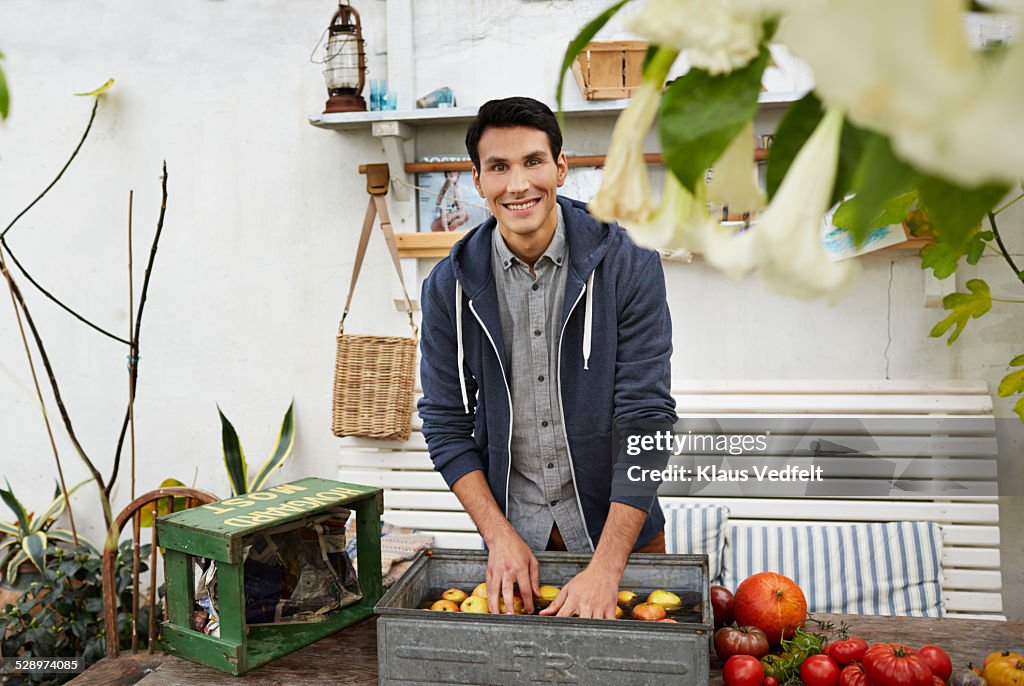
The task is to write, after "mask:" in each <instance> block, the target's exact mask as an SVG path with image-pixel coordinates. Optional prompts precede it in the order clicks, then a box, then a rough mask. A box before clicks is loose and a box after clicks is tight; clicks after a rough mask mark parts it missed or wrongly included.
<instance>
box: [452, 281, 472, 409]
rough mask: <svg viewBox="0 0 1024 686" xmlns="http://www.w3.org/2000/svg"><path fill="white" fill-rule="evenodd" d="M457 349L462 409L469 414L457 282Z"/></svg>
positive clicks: (459, 293) (460, 298) (459, 289)
mask: <svg viewBox="0 0 1024 686" xmlns="http://www.w3.org/2000/svg"><path fill="white" fill-rule="evenodd" d="M455 339H456V343H455V347H456V350H457V351H458V365H459V390H460V391H462V407H463V408H464V409H465V410H466V414H469V394H468V393H467V392H466V372H465V370H464V369H463V368H462V365H463V359H464V357H465V351H464V350H463V349H462V284H460V283H459V282H458V280H456V281H455Z"/></svg>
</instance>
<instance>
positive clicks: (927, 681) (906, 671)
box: [862, 643, 1024, 686]
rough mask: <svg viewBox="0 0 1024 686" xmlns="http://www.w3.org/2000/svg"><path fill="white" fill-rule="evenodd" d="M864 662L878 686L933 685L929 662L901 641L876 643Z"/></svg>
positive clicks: (865, 669)
mask: <svg viewBox="0 0 1024 686" xmlns="http://www.w3.org/2000/svg"><path fill="white" fill-rule="evenodd" d="M862 663H863V665H864V671H865V672H867V675H868V678H869V679H871V681H872V682H874V683H875V684H876V686H932V670H931V669H930V668H929V667H928V664H927V663H926V662H925V661H924V660H922V659H921V656H920V655H918V654H917V653H915V652H914V651H913V650H912V649H911V648H910V646H906V645H903V644H901V643H876V644H875V645H873V646H871V647H870V648H868V650H867V652H866V653H864V659H863V660H862ZM1022 686H1024V685H1022Z"/></svg>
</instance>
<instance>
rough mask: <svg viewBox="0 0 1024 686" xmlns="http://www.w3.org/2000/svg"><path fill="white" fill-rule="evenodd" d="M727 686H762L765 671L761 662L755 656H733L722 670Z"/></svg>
mask: <svg viewBox="0 0 1024 686" xmlns="http://www.w3.org/2000/svg"><path fill="white" fill-rule="evenodd" d="M722 679H723V680H724V681H725V686H761V683H762V682H763V681H764V669H762V668H761V661H760V660H758V659H757V658H756V657H754V656H753V655H733V656H732V657H730V658H729V659H728V660H726V661H725V667H723V668H722Z"/></svg>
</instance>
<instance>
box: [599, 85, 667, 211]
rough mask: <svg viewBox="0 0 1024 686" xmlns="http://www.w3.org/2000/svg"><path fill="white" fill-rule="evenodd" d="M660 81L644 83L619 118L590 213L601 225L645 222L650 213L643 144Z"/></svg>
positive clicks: (659, 92) (651, 209)
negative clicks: (602, 223)
mask: <svg viewBox="0 0 1024 686" xmlns="http://www.w3.org/2000/svg"><path fill="white" fill-rule="evenodd" d="M660 101H661V81H654V80H645V81H644V82H643V83H642V84H641V85H640V87H639V88H638V89H637V91H636V94H635V95H634V96H633V98H632V100H630V102H629V105H628V106H627V107H626V109H625V110H623V112H622V114H620V115H619V118H618V120H617V121H616V122H615V129H614V130H613V131H612V140H611V143H610V144H609V146H608V155H607V157H606V158H605V163H604V175H603V176H602V177H601V187H600V188H598V190H597V193H596V194H595V195H594V198H593V200H591V201H590V205H589V209H590V213H591V214H592V215H594V216H595V217H597V218H598V219H600V220H601V221H606V222H611V221H617V220H621V221H623V222H627V223H628V222H645V221H647V219H648V217H650V215H651V212H652V211H653V201H652V200H651V188H650V185H649V184H648V182H647V163H646V162H644V151H643V143H644V137H645V136H646V135H647V131H648V130H650V128H651V125H652V124H653V123H654V118H655V117H656V116H657V114H658V103H659V102H660Z"/></svg>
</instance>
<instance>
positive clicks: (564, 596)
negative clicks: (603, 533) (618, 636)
mask: <svg viewBox="0 0 1024 686" xmlns="http://www.w3.org/2000/svg"><path fill="white" fill-rule="evenodd" d="M621 577H622V572H621V571H616V570H614V569H607V568H604V567H602V566H601V565H599V564H598V565H595V564H594V563H593V562H592V563H591V564H590V565H589V566H588V567H587V568H586V569H585V570H583V571H582V572H580V573H579V574H577V575H576V576H575V577H573V579H572V581H570V582H569V583H567V584H566V585H565V586H563V587H562V592H561V593H559V594H558V597H557V598H555V600H554V601H553V602H552V603H551V604H550V605H548V606H547V607H546V608H544V609H543V610H541V611H540V614H542V615H545V616H549V615H554V614H557V616H559V617H573V616H578V617H593V618H595V619H615V602H616V600H617V596H618V593H619V579H620V578H621Z"/></svg>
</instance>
